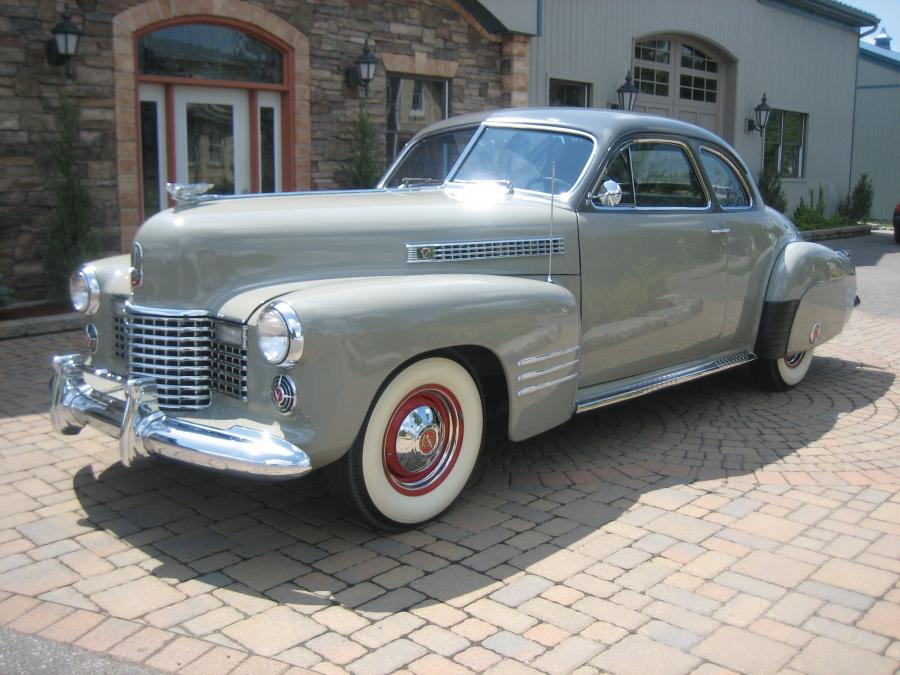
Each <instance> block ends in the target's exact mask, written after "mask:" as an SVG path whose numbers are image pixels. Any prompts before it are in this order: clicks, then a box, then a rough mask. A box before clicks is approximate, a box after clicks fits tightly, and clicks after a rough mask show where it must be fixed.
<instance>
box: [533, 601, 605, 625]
mask: <svg viewBox="0 0 900 675" xmlns="http://www.w3.org/2000/svg"><path fill="white" fill-rule="evenodd" d="M519 610H520V611H522V612H525V613H526V614H529V615H530V616H533V617H535V618H537V619H540V620H541V621H543V622H544V623H549V624H551V625H553V626H557V627H559V628H562V629H563V630H566V631H568V632H570V633H580V632H581V631H582V630H584V629H585V628H587V627H588V626H590V625H591V624H592V623H594V618H593V617H590V616H588V615H587V614H583V613H581V612H579V611H577V610H575V609H572V608H570V607H566V606H564V605H560V604H558V603H556V602H551V601H550V600H547V599H545V598H532V599H531V600H529V601H528V602H526V603H524V604H522V605H520V606H519Z"/></svg>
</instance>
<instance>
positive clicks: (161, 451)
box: [50, 354, 312, 478]
mask: <svg viewBox="0 0 900 675" xmlns="http://www.w3.org/2000/svg"><path fill="white" fill-rule="evenodd" d="M53 370H54V371H55V372H54V375H53V380H52V382H51V386H50V420H51V421H52V422H53V427H54V429H56V430H57V431H59V432H60V433H63V434H77V433H78V432H79V431H81V430H82V429H83V428H84V426H85V425H87V424H90V425H91V426H95V427H97V428H98V429H101V430H102V431H103V432H104V433H106V434H108V435H109V436H112V437H114V438H118V439H119V454H120V456H121V458H122V464H124V465H125V466H131V464H132V462H133V461H134V460H135V458H136V457H147V456H149V455H160V456H162V457H168V458H170V459H174V460H177V461H179V462H185V463H187V464H193V465H195V466H202V467H206V468H210V469H216V470H219V471H228V472H233V473H239V474H244V475H250V476H259V477H264V478H265V477H268V478H295V477H297V476H302V475H303V474H305V473H307V472H309V471H310V470H311V469H312V466H311V464H310V461H309V456H308V455H307V454H306V453H305V452H304V451H303V450H301V449H300V448H298V447H297V446H295V445H294V444H292V443H290V442H288V441H286V440H285V439H283V438H281V437H279V436H275V435H273V434H271V433H269V432H267V431H259V430H256V429H250V428H248V427H239V426H236V427H231V428H230V429H228V430H226V431H223V430H222V429H216V428H214V427H209V426H205V425H202V424H197V423H195V422H188V421H186V420H180V419H178V418H174V417H167V416H166V415H165V413H163V412H162V411H160V409H159V405H158V403H157V394H156V382H155V381H154V380H153V379H152V378H149V377H141V378H134V379H126V378H123V377H120V376H118V375H115V374H113V373H110V372H109V371H107V370H103V369H94V368H91V367H89V366H87V365H85V363H84V357H83V356H82V355H80V354H67V355H63V356H54V357H53ZM85 373H88V374H91V375H94V376H96V377H99V378H102V379H104V380H108V381H112V382H115V383H118V384H119V385H121V386H122V387H123V388H124V391H125V400H121V399H118V398H115V397H113V396H110V395H109V394H108V393H104V392H102V391H98V390H97V389H94V388H93V387H91V386H90V385H89V384H88V383H87V382H85V379H84V375H85Z"/></svg>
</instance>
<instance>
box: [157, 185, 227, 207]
mask: <svg viewBox="0 0 900 675" xmlns="http://www.w3.org/2000/svg"><path fill="white" fill-rule="evenodd" d="M214 187H215V183H166V192H168V193H169V194H170V195H171V196H172V199H174V200H175V201H176V202H177V203H178V204H189V203H191V202H199V201H203V200H204V199H215V195H207V194H206V193H207V192H209V191H210V190H212V189H213V188H214Z"/></svg>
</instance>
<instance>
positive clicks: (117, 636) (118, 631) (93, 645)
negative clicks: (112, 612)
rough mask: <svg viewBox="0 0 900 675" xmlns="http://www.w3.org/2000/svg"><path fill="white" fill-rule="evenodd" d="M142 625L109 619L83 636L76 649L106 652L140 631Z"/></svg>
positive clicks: (77, 642)
mask: <svg viewBox="0 0 900 675" xmlns="http://www.w3.org/2000/svg"><path fill="white" fill-rule="evenodd" d="M140 627H141V626H140V624H136V623H133V622H131V621H123V620H122V619H116V618H109V619H106V621H104V622H103V623H101V624H100V625H98V626H96V627H94V628H92V629H91V630H89V631H88V632H87V633H85V634H84V635H82V636H81V638H79V639H78V640H77V641H76V642H75V646H76V647H83V648H84V649H90V650H91V651H95V652H106V651H109V649H111V648H112V647H114V646H115V645H117V644H119V643H120V642H121V641H122V640H124V639H125V638H127V637H128V636H129V635H131V634H132V633H134V632H137V631H138V630H139V629H140Z"/></svg>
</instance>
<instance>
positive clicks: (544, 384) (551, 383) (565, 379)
mask: <svg viewBox="0 0 900 675" xmlns="http://www.w3.org/2000/svg"><path fill="white" fill-rule="evenodd" d="M576 377H578V373H572V374H571V375H566V376H565V377H561V378H559V379H558V380H550V381H549V382H542V383H541V384H533V385H531V386H530V387H525V388H524V389H519V391H517V392H516V396H527V395H528V394H533V393H534V392H536V391H540V390H541V389H547V388H549V387H555V386H556V385H558V384H562V383H563V382H568V381H570V380H574V379H575V378H576Z"/></svg>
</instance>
